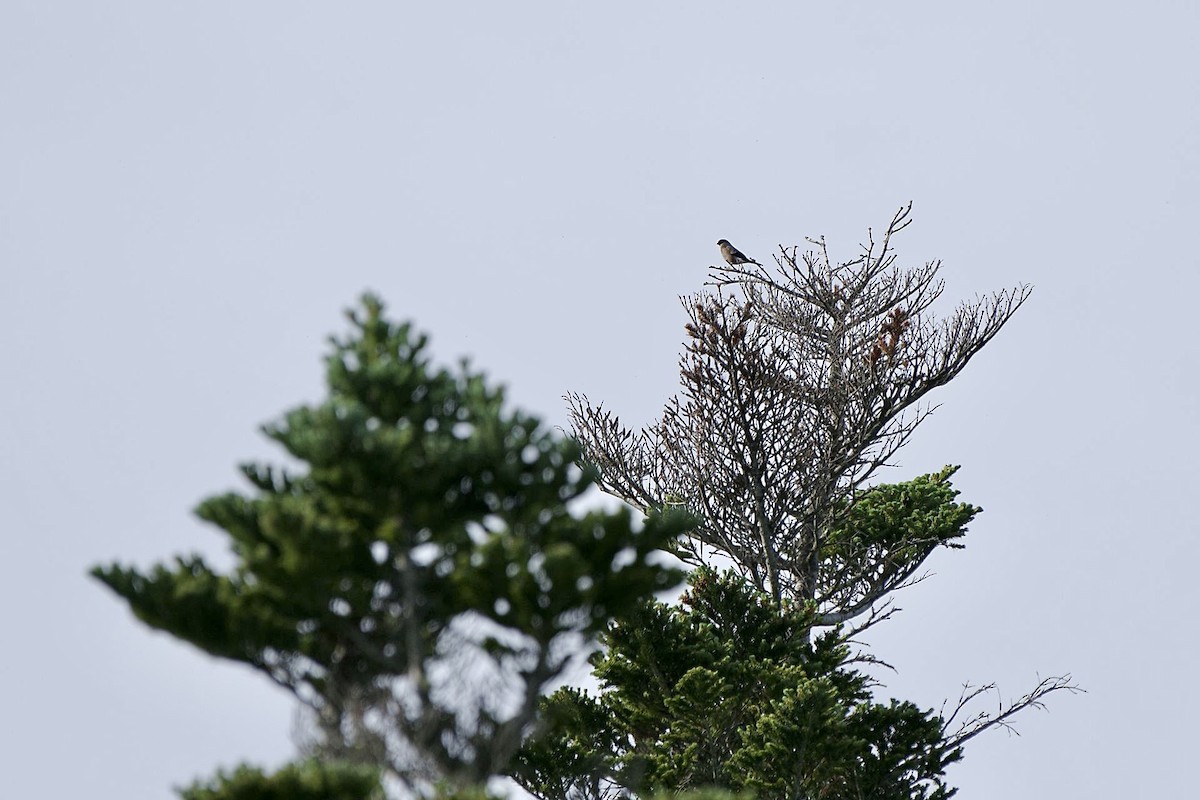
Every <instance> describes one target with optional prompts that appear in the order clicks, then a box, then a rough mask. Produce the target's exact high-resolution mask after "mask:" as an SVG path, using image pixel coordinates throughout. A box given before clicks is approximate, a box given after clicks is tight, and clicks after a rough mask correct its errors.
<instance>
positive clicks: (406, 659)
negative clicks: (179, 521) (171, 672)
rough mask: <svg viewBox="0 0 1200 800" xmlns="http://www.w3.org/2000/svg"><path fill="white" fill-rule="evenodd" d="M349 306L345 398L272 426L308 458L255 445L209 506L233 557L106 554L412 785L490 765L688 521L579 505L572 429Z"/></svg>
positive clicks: (458, 778)
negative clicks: (545, 420)
mask: <svg viewBox="0 0 1200 800" xmlns="http://www.w3.org/2000/svg"><path fill="white" fill-rule="evenodd" d="M348 316H349V319H350V322H351V324H352V332H351V334H350V335H349V336H348V337H346V338H344V339H333V340H331V341H332V345H333V352H332V353H331V355H330V356H329V358H328V360H327V370H326V375H327V382H328V387H329V396H328V398H327V399H326V400H325V401H324V402H322V403H321V404H319V405H317V406H314V407H307V406H306V407H301V408H298V409H296V410H294V411H292V412H290V413H288V414H287V415H286V416H285V417H284V418H283V420H282V421H281V422H279V423H276V424H274V425H271V426H268V427H266V428H265V429H264V431H265V433H266V435H267V436H269V437H270V438H271V439H273V440H274V441H276V442H278V443H279V444H280V445H282V446H283V448H284V449H285V450H286V451H287V453H288V454H289V455H290V456H292V457H293V459H295V460H296V461H297V462H299V463H300V464H301V465H302V466H301V468H299V469H295V470H292V469H280V468H276V467H272V466H266V465H260V464H247V465H245V466H243V467H242V473H243V475H244V476H245V478H246V480H247V481H248V482H249V484H250V485H251V487H252V491H251V492H250V493H249V494H240V493H228V494H223V495H219V496H216V497H212V498H209V499H208V500H205V501H204V502H202V503H201V504H200V506H199V509H198V510H197V513H198V515H199V516H200V517H201V518H202V519H204V520H206V521H208V522H210V523H212V524H214V525H215V526H217V527H218V528H219V529H220V530H221V531H222V532H223V533H224V535H226V536H228V538H229V542H230V545H231V547H232V550H233V554H234V556H235V558H236V565H235V567H234V568H233V570H232V571H231V572H229V573H221V572H218V571H216V570H214V569H213V568H211V567H210V566H209V565H208V564H207V563H206V562H205V561H204V559H203V558H201V557H199V556H196V555H192V556H186V557H180V558H177V559H176V560H175V561H174V563H171V564H160V565H158V566H156V567H154V568H153V569H151V570H149V571H142V570H139V569H137V568H133V567H127V566H120V565H111V566H107V567H97V568H96V569H95V570H94V571H93V574H94V575H95V576H96V577H97V578H98V579H99V580H101V581H102V582H103V583H104V584H106V585H107V586H109V587H110V588H111V589H112V590H113V591H114V592H116V593H117V594H118V595H120V596H121V597H123V598H124V599H125V600H126V601H128V602H129V604H130V606H131V608H132V609H133V611H134V613H135V614H136V615H137V616H138V617H139V618H140V619H141V620H142V621H144V622H145V623H147V624H148V625H150V626H152V627H154V628H158V629H160V630H164V631H167V632H168V633H171V634H173V635H174V636H177V637H179V638H181V639H183V640H185V641H188V642H190V643H192V644H194V645H196V646H197V647H199V648H201V649H203V650H204V651H206V652H208V653H211V654H213V655H216V656H220V657H223V658H228V659H231V660H234V661H238V662H242V663H245V664H249V665H250V666H252V667H254V668H255V669H257V670H259V671H260V672H262V673H263V674H265V675H267V676H268V677H269V678H270V679H271V680H273V681H274V682H276V683H277V684H279V685H280V686H283V687H285V688H286V689H288V690H289V691H291V692H292V693H294V694H295V696H296V697H297V698H299V699H300V700H301V701H302V702H303V703H305V704H307V706H308V707H309V708H311V709H312V712H313V716H314V718H315V720H316V722H317V731H316V734H315V737H316V741H315V743H314V750H315V752H316V753H317V754H318V755H320V756H322V757H323V758H325V759H341V760H349V761H352V762H353V761H357V762H361V763H366V764H370V765H374V766H377V767H379V768H382V769H383V770H385V772H386V773H387V774H388V775H390V776H391V778H392V779H395V780H399V781H401V782H402V783H403V784H404V785H406V786H408V787H409V788H410V789H418V790H428V789H430V788H431V787H433V786H435V785H442V786H447V787H471V786H478V785H482V784H483V783H484V782H485V781H486V780H487V779H488V778H489V777H490V776H493V775H497V774H501V773H503V772H504V771H505V769H506V766H507V765H508V763H509V762H510V760H511V758H512V757H513V755H514V754H515V753H516V751H517V750H518V748H519V747H520V745H521V743H522V741H523V740H524V738H525V737H527V736H528V735H529V734H530V733H531V731H533V730H534V728H535V727H536V716H537V701H538V699H539V697H540V696H541V695H542V693H543V692H544V690H545V689H546V687H547V685H548V684H549V683H550V682H551V681H553V680H555V679H556V678H557V677H558V676H559V675H560V674H561V672H562V671H563V669H564V668H565V667H566V666H567V665H568V663H569V660H570V658H571V657H572V655H573V654H574V653H576V652H578V648H579V647H580V646H581V645H586V644H587V643H588V642H589V641H591V640H592V639H594V637H595V635H596V634H597V633H598V632H600V631H601V630H603V629H604V627H605V625H606V624H607V621H608V620H609V619H610V618H611V617H612V616H614V615H618V614H623V613H628V612H629V611H630V610H631V609H632V608H634V607H635V606H636V605H637V604H638V603H639V602H640V601H641V599H642V598H645V597H647V596H648V595H649V594H650V593H652V592H654V591H657V590H661V589H665V588H668V587H670V586H672V585H674V584H676V583H678V580H679V573H678V572H676V571H673V570H671V569H668V568H666V567H664V566H661V565H659V564H658V563H656V562H655V561H654V560H653V559H652V558H651V555H652V554H653V553H654V552H655V551H657V550H659V549H661V548H663V547H667V546H669V544H670V543H671V541H672V540H673V539H674V538H675V537H676V536H677V535H678V534H679V533H680V532H681V531H682V530H683V529H684V527H685V526H686V525H687V524H689V521H688V520H687V519H686V518H685V517H684V516H683V515H680V514H675V515H670V514H668V515H665V516H664V515H658V514H652V515H650V517H649V518H648V519H646V520H645V521H644V523H642V524H637V523H635V521H634V520H633V519H632V517H631V515H630V513H629V512H628V511H627V510H620V511H615V512H599V511H593V512H590V513H587V514H583V515H577V514H575V513H572V512H571V511H570V510H569V509H568V504H569V503H571V501H572V500H575V499H576V498H578V497H579V496H580V495H581V494H582V493H583V492H584V491H585V490H586V489H587V488H588V487H589V486H590V485H591V482H592V478H591V476H590V475H589V474H588V473H587V472H586V471H582V470H580V468H579V467H577V466H576V463H575V462H576V459H577V457H578V450H577V448H576V446H575V445H574V444H573V443H571V442H570V441H569V440H565V439H564V438H562V437H561V436H559V435H556V434H554V433H552V432H550V431H547V430H546V429H545V428H543V427H542V426H541V425H540V423H539V421H538V420H537V419H536V418H534V417H531V416H529V415H526V414H523V413H520V412H514V411H509V410H507V409H506V408H505V405H504V398H503V393H502V392H501V391H500V390H498V389H496V388H494V387H492V386H490V385H489V384H488V383H487V382H486V380H485V379H484V377H483V376H482V375H481V374H478V373H474V372H471V371H470V370H469V369H468V368H467V367H466V366H465V365H463V366H462V367H461V368H460V369H459V370H458V371H450V370H447V369H435V368H434V367H433V366H431V364H430V360H429V358H428V356H427V354H426V339H425V338H424V337H423V336H420V335H417V334H416V333H415V332H414V331H413V330H412V329H411V328H410V326H408V325H397V324H394V323H392V322H389V321H388V320H387V319H386V318H385V317H384V315H383V307H382V304H381V303H380V302H379V301H378V300H377V299H376V298H374V297H371V296H367V297H365V298H364V300H363V304H362V308H361V309H360V310H358V311H356V312H351V313H349V315H348ZM243 777H244V776H243ZM231 780H232V781H233V783H230V781H229V780H226V781H225V782H224V783H222V784H221V786H222V787H224V788H223V789H222V791H225V790H229V791H233V790H232V789H231V788H230V787H231V786H233V785H235V784H236V782H237V781H238V780H241V779H239V778H237V776H236V774H235V777H234V778H233V779H231ZM277 780H284V778H279V779H277ZM287 780H290V778H287ZM206 791H209V790H208V789H203V790H202V789H196V790H194V791H193V796H194V797H197V798H202V797H205V796H207V795H205V794H204V792H206ZM212 791H216V789H213V790H212Z"/></svg>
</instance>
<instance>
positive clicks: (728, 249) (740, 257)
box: [717, 239, 762, 267]
mask: <svg viewBox="0 0 1200 800" xmlns="http://www.w3.org/2000/svg"><path fill="white" fill-rule="evenodd" d="M717 247H719V248H721V258H724V259H725V262H726V263H727V264H729V266H731V267H733V266H737V265H738V264H756V265H757V266H760V267H761V266H762V264H759V263H758V262H757V261H755V260H754V259H753V258H747V257H746V254H745V253H743V252H742V251H741V250H738V249H737V248H736V247H734V246H733V245H731V244H730V243H729V240H728V239H718V240H717Z"/></svg>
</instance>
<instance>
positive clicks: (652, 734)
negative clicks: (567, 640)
mask: <svg viewBox="0 0 1200 800" xmlns="http://www.w3.org/2000/svg"><path fill="white" fill-rule="evenodd" d="M689 583H690V586H689V589H688V591H687V593H686V594H685V595H684V597H683V600H682V603H681V604H680V605H678V606H668V605H665V604H662V603H648V604H646V605H645V606H643V608H641V609H640V610H639V611H638V613H637V614H634V615H631V616H629V617H625V618H622V619H621V620H620V621H619V622H618V623H617V624H615V625H614V626H613V627H612V628H611V629H610V631H609V632H608V633H607V634H606V635H605V637H604V643H605V645H607V649H606V651H605V652H603V653H602V654H599V655H598V656H597V657H596V658H595V659H594V665H595V674H596V676H597V677H598V678H599V679H600V680H601V682H602V686H603V691H602V692H601V693H600V694H599V695H598V696H595V697H593V696H590V695H588V694H586V693H583V692H579V691H575V690H570V689H565V690H562V691H559V692H558V693H556V694H555V695H553V696H551V697H550V698H548V699H547V701H546V702H545V704H544V706H545V709H546V719H547V720H550V721H552V724H551V729H550V732H549V733H548V734H547V735H546V736H544V737H542V738H541V739H537V740H534V741H532V742H530V743H529V744H528V745H527V747H526V748H525V750H524V751H523V752H522V753H521V755H520V756H519V766H518V770H517V774H516V777H517V779H518V781H520V782H521V783H522V785H524V786H525V787H526V788H527V789H528V790H529V791H531V792H533V793H534V794H536V795H538V796H539V797H542V798H546V799H547V800H549V798H566V797H597V796H599V794H598V792H597V791H596V788H597V787H599V786H601V785H603V783H604V781H606V780H611V781H613V782H615V783H616V784H618V785H621V786H625V787H627V788H630V789H632V790H634V791H637V792H639V793H644V792H647V791H651V790H655V791H668V792H671V791H679V790H682V789H686V788H689V787H697V788H700V787H710V788H714V789H722V790H729V791H734V792H741V791H749V792H751V793H753V794H755V796H758V797H762V798H805V797H822V798H835V799H836V800H841V799H842V798H845V800H851V799H852V798H859V797H869V798H879V799H880V800H901V799H903V800H909V799H910V798H930V799H932V798H945V797H949V796H950V794H951V792H950V790H948V789H947V788H946V787H945V786H944V784H943V780H942V777H943V773H944V770H945V767H946V765H948V764H949V763H951V762H953V761H954V760H956V759H957V758H958V753H957V752H954V751H951V750H950V748H948V747H947V746H946V743H945V742H944V740H943V737H942V730H941V720H940V718H938V717H937V716H936V715H934V714H932V713H930V712H926V711H922V710H920V709H918V708H917V707H915V706H913V705H912V704H909V703H898V702H895V701H892V702H891V703H887V704H880V703H876V702H874V701H873V699H872V696H871V691H870V690H871V687H872V685H873V684H872V681H871V680H870V679H869V678H868V677H867V676H866V675H864V674H862V673H861V672H859V671H857V670H855V669H853V658H852V655H851V652H850V648H849V647H848V645H847V643H846V642H845V641H844V640H843V639H842V638H841V635H840V632H839V631H837V630H829V631H826V632H825V633H823V634H821V635H820V636H817V637H815V638H811V637H810V635H809V631H810V629H811V626H812V621H813V618H814V614H813V612H812V611H811V609H805V608H803V607H802V606H800V605H798V604H784V605H783V606H782V607H781V606H778V605H776V604H775V603H774V602H773V601H772V600H771V599H770V598H769V597H768V596H767V595H765V594H763V593H760V592H757V591H756V590H754V589H753V588H752V587H750V585H749V584H748V583H746V582H745V581H744V580H743V579H741V578H740V577H737V576H735V575H732V574H718V573H716V572H715V571H713V570H711V569H707V568H702V569H699V570H697V571H696V572H694V573H693V574H692V576H691V577H690V580H689Z"/></svg>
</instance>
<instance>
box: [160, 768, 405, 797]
mask: <svg viewBox="0 0 1200 800" xmlns="http://www.w3.org/2000/svg"><path fill="white" fill-rule="evenodd" d="M178 794H179V796H180V797H181V798H182V799H183V800H383V797H384V795H383V789H382V788H381V786H380V783H379V773H378V771H377V770H374V769H371V768H370V767H363V766H355V765H351V764H328V763H322V762H319V761H305V762H303V763H299V764H288V765H287V766H285V767H283V768H282V769H280V770H279V771H278V772H276V773H274V774H271V775H268V774H267V773H265V772H263V771H262V770H261V769H258V768H257V767H250V766H244V765H243V766H240V767H238V768H237V769H236V770H234V771H233V772H221V773H218V774H217V777H216V778H213V779H211V780H209V781H205V782H197V783H194V784H192V785H191V786H189V787H187V788H185V789H180V790H179V791H178Z"/></svg>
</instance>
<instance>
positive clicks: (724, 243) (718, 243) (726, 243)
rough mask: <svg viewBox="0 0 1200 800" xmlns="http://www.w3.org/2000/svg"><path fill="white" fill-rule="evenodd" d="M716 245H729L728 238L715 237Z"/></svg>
mask: <svg viewBox="0 0 1200 800" xmlns="http://www.w3.org/2000/svg"><path fill="white" fill-rule="evenodd" d="M717 247H729V240H728V239H717Z"/></svg>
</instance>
